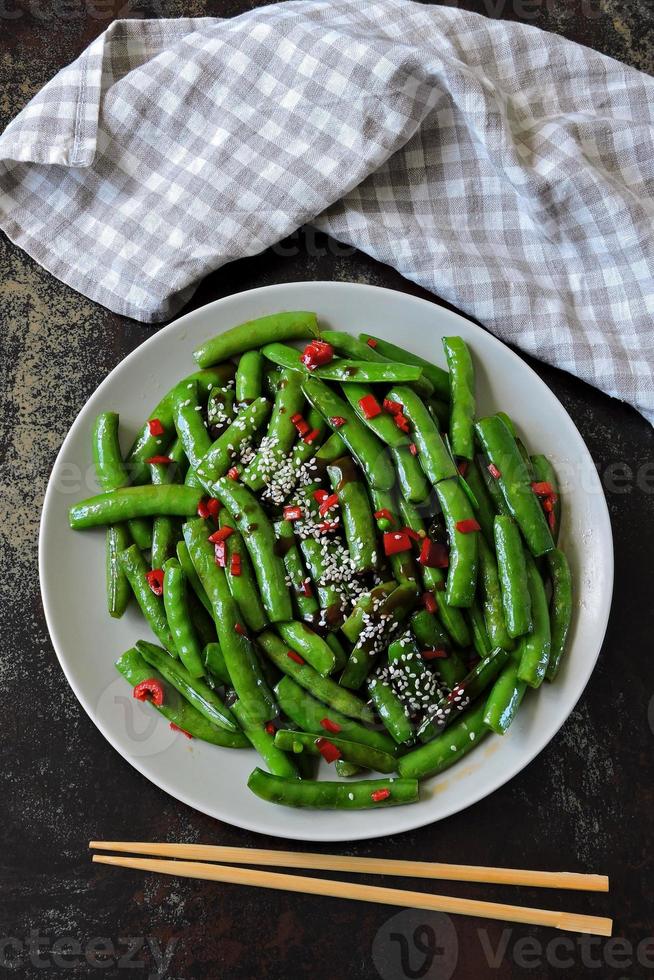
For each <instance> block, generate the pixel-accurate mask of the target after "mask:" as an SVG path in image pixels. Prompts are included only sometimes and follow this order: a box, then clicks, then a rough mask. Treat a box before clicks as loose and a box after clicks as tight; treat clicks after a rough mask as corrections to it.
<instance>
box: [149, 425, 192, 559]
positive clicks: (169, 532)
mask: <svg viewBox="0 0 654 980" xmlns="http://www.w3.org/2000/svg"><path fill="white" fill-rule="evenodd" d="M168 456H169V458H170V459H172V460H173V462H172V463H168V464H164V463H151V464H150V473H151V479H152V483H153V484H154V485H155V486H160V485H161V484H164V483H179V482H180V476H181V474H182V468H183V466H184V462H185V460H186V454H185V453H184V447H183V446H182V442H181V439H176V440H175V442H174V443H173V445H172V446H171V447H170V449H169V450H168ZM179 536H180V530H179V522H178V521H176V520H175V518H173V517H155V518H154V520H153V521H152V553H151V557H150V564H151V566H152V568H163V566H164V564H165V562H166V561H167V560H168V559H169V558H172V556H173V555H174V554H175V545H176V543H177V539H178V538H179Z"/></svg>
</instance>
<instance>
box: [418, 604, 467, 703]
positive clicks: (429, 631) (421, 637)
mask: <svg viewBox="0 0 654 980" xmlns="http://www.w3.org/2000/svg"><path fill="white" fill-rule="evenodd" d="M409 625H410V626H411V630H412V631H413V635H414V636H415V638H416V640H417V641H418V646H419V648H420V650H421V651H426V650H442V651H443V652H444V653H446V654H447V656H444V657H439V658H438V659H435V660H432V661H431V663H432V665H433V668H434V670H435V671H436V673H437V674H438V676H439V677H440V679H441V680H442V682H443V684H445V685H446V687H449V688H452V687H454V685H455V684H456V683H457V681H460V680H461V679H462V678H463V677H465V673H466V668H465V664H464V663H463V660H462V659H461V657H460V655H459V654H458V653H457V651H456V650H452V649H451V648H450V647H449V646H448V638H447V636H446V635H445V633H444V632H443V629H442V627H441V624H440V623H439V621H438V619H437V618H436V616H434V615H433V614H432V613H430V612H427V610H426V609H419V610H418V611H417V612H414V614H413V616H412V617H411V620H410V624H409ZM466 629H467V627H466Z"/></svg>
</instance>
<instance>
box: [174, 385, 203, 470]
mask: <svg viewBox="0 0 654 980" xmlns="http://www.w3.org/2000/svg"><path fill="white" fill-rule="evenodd" d="M173 417H174V420H175V429H176V431H177V435H178V436H179V438H180V439H181V441H182V445H183V446H184V452H185V453H186V457H187V459H188V461H189V464H190V465H191V466H192V467H193V469H195V468H196V467H197V465H198V463H199V462H200V460H201V459H202V458H203V456H205V455H206V454H207V453H208V452H209V450H210V449H211V436H210V435H209V433H208V431H207V427H206V425H205V422H204V419H203V418H202V405H201V404H200V400H199V398H198V390H197V384H194V385H193V386H192V387H191V388H188V387H187V388H186V389H185V390H182V391H180V392H178V393H177V394H176V395H175V398H174V401H173Z"/></svg>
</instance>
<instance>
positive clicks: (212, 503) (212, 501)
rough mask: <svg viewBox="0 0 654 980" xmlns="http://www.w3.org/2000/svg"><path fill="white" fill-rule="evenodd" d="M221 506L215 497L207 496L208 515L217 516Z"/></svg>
mask: <svg viewBox="0 0 654 980" xmlns="http://www.w3.org/2000/svg"><path fill="white" fill-rule="evenodd" d="M221 507H222V504H221V502H220V501H219V500H218V499H217V498H216V497H209V499H208V500H207V510H208V511H209V517H214V518H215V517H218V514H219V513H220V509H221Z"/></svg>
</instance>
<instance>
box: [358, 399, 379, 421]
mask: <svg viewBox="0 0 654 980" xmlns="http://www.w3.org/2000/svg"><path fill="white" fill-rule="evenodd" d="M359 405H360V406H361V411H362V412H363V414H364V416H365V417H366V418H367V419H374V418H377V416H378V415H381V406H380V404H379V402H378V401H377V399H376V398H375V396H374V395H364V397H363V398H360V399H359Z"/></svg>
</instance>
